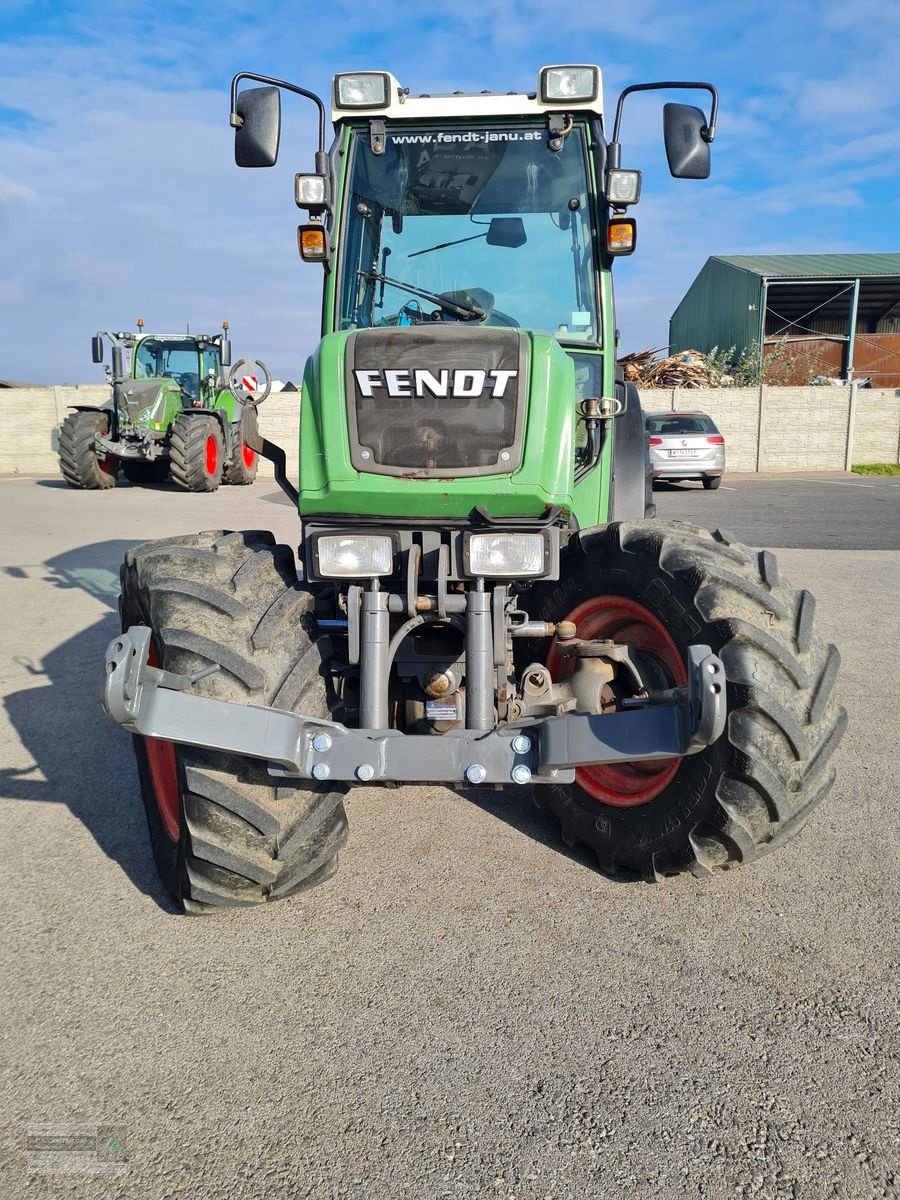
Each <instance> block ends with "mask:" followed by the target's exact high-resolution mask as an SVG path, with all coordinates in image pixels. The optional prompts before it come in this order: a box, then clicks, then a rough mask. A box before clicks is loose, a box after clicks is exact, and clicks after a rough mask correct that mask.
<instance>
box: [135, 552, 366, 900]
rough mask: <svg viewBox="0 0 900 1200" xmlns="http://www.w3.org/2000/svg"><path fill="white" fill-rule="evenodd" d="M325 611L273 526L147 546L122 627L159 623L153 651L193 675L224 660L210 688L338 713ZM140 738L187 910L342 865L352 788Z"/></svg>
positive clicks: (154, 819) (174, 879)
mask: <svg viewBox="0 0 900 1200" xmlns="http://www.w3.org/2000/svg"><path fill="white" fill-rule="evenodd" d="M313 607H314V602H313V597H312V595H311V594H310V593H309V592H308V591H307V590H305V589H304V588H303V587H302V586H301V585H300V583H299V582H298V580H297V576H296V571H295V568H294V557H293V553H292V551H291V550H290V548H289V547H287V546H276V545H275V541H274V538H273V537H272V535H271V534H270V533H257V532H250V533H227V532H216V533H202V534H191V535H186V536H183V537H175V538H167V539H165V540H163V541H157V542H147V543H145V544H144V545H142V546H138V547H136V548H135V549H134V550H130V551H129V552H128V554H127V555H126V557H125V563H124V565H123V567H122V600H121V611H122V626H123V629H125V628H127V627H128V626H129V625H134V624H143V625H148V626H149V627H150V629H151V631H152V643H151V661H155V662H156V663H157V665H160V666H162V667H163V668H164V669H166V670H169V671H175V672H182V673H185V672H194V671H197V670H201V669H202V668H204V667H208V666H209V665H210V664H211V663H217V664H219V665H220V666H221V668H222V669H221V670H220V671H219V672H217V673H216V674H214V675H211V676H209V677H207V678H206V679H204V680H202V681H200V682H198V684H197V685H196V691H197V692H198V693H199V694H202V695H207V696H213V697H215V698H217V699H221V700H229V701H232V702H236V703H239V704H249V703H252V704H264V705H271V706H273V707H278V708H284V709H288V710H290V711H292V712H302V713H304V714H305V715H307V716H319V717H325V718H328V717H329V716H330V713H331V709H332V706H333V702H334V698H333V694H332V691H331V688H330V677H329V674H328V658H329V654H330V643H329V642H328V639H327V638H318V637H316V633H315V630H316V626H315V622H314V619H313ZM133 742H134V750H135V755H136V757H137V764H138V773H139V776H140V782H141V794H142V797H143V801H144V808H145V810H146V814H147V823H148V826H149V830H150V841H151V845H152V849H153V856H154V860H155V862H156V866H157V870H158V871H159V875H160V878H161V880H162V882H163V884H164V886H165V888H166V890H167V891H168V893H169V895H170V896H171V897H172V899H173V900H174V901H175V903H176V904H177V905H179V906H180V907H181V908H182V909H184V910H185V911H187V912H193V913H206V912H211V911H215V910H220V909H223V908H231V907H236V906H244V905H251V904H263V903H266V902H268V901H272V900H278V899H281V898H283V897H286V896H290V895H293V894H295V893H296V892H300V891H303V890H305V889H306V888H309V887H313V886H315V885H316V884H318V883H322V882H324V881H325V880H326V879H328V878H330V876H331V875H332V874H334V872H335V870H336V869H337V856H338V851H339V849H340V848H341V846H343V845H344V843H345V841H346V839H347V819H346V816H345V814H344V805H343V797H344V794H345V792H346V788H345V787H344V786H343V785H341V784H337V785H335V784H313V785H312V786H310V785H309V783H308V781H290V780H286V781H284V782H278V783H276V782H275V781H274V780H273V778H272V777H271V776H270V775H269V774H268V771H267V769H266V764H265V763H264V762H262V761H260V760H257V759H249V758H243V757H239V756H236V755H230V754H222V753H217V752H214V751H207V750H200V749H194V748H192V747H189V746H181V745H176V744H173V743H171V742H160V741H157V740H155V739H150V738H142V737H135V738H133Z"/></svg>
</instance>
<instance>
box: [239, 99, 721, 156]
mask: <svg viewBox="0 0 900 1200" xmlns="http://www.w3.org/2000/svg"><path fill="white" fill-rule="evenodd" d="M666 88H678V89H681V90H685V89H694V88H698V89H699V90H700V91H705V92H709V94H710V96H712V109H711V110H710V114H709V123H708V124H707V126H706V128H705V129H704V130H703V134H702V137H703V140H704V142H708V143H709V144H712V142H713V140H714V138H715V136H716V117H717V116H718V113H719V93H718V92H717V91H716V89H715V88H714V87H713V85H712V84H711V83H678V82H674V81H672V80H669V81H666V82H663V83H633V84H632V85H631V87H627V88H625V90H624V91H622V92H620V93H619V99H618V102H617V104H616V119H615V122H614V123H613V134H612V141H611V142H610V144H609V166H610V167H613V168H615V167H618V166H619V149H620V146H619V134H620V132H621V129H622V106H623V104H624V102H625V97H626V96H628V95H630V94H631V93H632V92H657V91H663V90H665V89H666ZM232 107H234V105H232ZM614 160H615V161H614Z"/></svg>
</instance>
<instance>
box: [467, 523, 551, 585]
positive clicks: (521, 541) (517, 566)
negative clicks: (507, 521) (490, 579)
mask: <svg viewBox="0 0 900 1200" xmlns="http://www.w3.org/2000/svg"><path fill="white" fill-rule="evenodd" d="M546 545H547V543H546V540H545V538H544V535H543V534H542V533H470V534H469V536H468V539H467V541H466V546H465V557H466V572H467V574H469V575H475V576H479V575H486V576H500V577H501V578H507V577H511V576H518V575H543V573H544V570H545V567H544V563H545V561H546Z"/></svg>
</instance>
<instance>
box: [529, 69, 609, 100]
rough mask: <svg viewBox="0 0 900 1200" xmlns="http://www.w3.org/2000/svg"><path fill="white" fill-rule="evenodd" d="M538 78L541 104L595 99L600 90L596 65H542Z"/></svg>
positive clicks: (598, 72) (598, 71)
mask: <svg viewBox="0 0 900 1200" xmlns="http://www.w3.org/2000/svg"><path fill="white" fill-rule="evenodd" d="M540 79H541V86H540V93H541V102H542V103H543V104H565V103H566V101H572V100H575V101H578V102H579V103H582V102H585V101H589V100H596V99H597V95H598V93H599V91H600V70H599V68H598V67H543V68H542V70H541V76H540Z"/></svg>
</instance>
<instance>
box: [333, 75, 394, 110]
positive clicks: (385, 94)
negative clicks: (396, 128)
mask: <svg viewBox="0 0 900 1200" xmlns="http://www.w3.org/2000/svg"><path fill="white" fill-rule="evenodd" d="M389 80H390V77H389V76H388V74H387V73H386V72H385V71H363V72H361V73H360V74H359V75H335V77H334V107H335V108H387V107H388V105H389V104H390V102H391V100H390V95H389V89H390V83H389Z"/></svg>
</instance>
